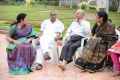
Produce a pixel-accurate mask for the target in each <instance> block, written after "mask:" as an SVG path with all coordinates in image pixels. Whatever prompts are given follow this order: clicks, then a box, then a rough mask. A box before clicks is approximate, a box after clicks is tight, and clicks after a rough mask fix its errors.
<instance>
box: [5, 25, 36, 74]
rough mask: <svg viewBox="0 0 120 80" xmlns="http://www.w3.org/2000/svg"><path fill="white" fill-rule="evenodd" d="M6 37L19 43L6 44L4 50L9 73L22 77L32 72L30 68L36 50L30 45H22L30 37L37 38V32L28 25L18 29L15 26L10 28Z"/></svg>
mask: <svg viewBox="0 0 120 80" xmlns="http://www.w3.org/2000/svg"><path fill="white" fill-rule="evenodd" d="M8 36H9V37H11V38H12V39H15V40H17V41H18V42H19V45H15V44H13V43H8V46H7V48H6V51H7V60H8V66H9V73H11V74H15V75H22V74H28V73H30V72H32V70H31V66H32V64H33V62H34V59H35V56H36V50H35V48H34V47H33V46H32V44H31V43H29V44H24V42H25V41H26V40H27V39H29V38H31V37H35V38H37V37H38V34H37V32H35V31H34V30H33V29H32V27H31V26H30V25H26V26H25V27H24V28H22V29H19V28H18V25H17V24H16V25H13V26H11V29H10V31H9V34H8Z"/></svg>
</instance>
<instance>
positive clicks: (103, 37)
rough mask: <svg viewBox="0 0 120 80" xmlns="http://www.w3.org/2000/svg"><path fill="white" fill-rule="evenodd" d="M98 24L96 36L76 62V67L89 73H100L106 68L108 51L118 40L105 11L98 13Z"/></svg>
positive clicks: (90, 40)
mask: <svg viewBox="0 0 120 80" xmlns="http://www.w3.org/2000/svg"><path fill="white" fill-rule="evenodd" d="M96 23H97V24H98V27H97V29H96V31H95V36H94V37H92V38H91V39H89V41H88V43H87V44H86V46H85V48H84V50H83V52H82V54H81V55H80V57H79V58H78V59H77V60H76V66H78V67H80V68H81V69H82V70H84V71H89V72H96V71H100V70H101V69H102V68H103V67H104V66H105V65H104V63H105V61H106V57H107V49H108V47H109V46H111V45H112V44H113V43H115V42H116V40H117V38H116V32H115V27H114V26H113V25H112V23H111V22H110V21H108V15H107V13H106V12H105V11H99V12H97V14H96Z"/></svg>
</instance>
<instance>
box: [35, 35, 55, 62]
mask: <svg viewBox="0 0 120 80" xmlns="http://www.w3.org/2000/svg"><path fill="white" fill-rule="evenodd" d="M50 48H57V44H56V42H55V41H54V38H52V37H50V36H42V37H41V38H40V46H39V49H37V55H36V63H38V64H43V63H44V55H45V53H46V52H48V53H50Z"/></svg>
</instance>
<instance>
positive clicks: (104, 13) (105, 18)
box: [97, 10, 108, 22]
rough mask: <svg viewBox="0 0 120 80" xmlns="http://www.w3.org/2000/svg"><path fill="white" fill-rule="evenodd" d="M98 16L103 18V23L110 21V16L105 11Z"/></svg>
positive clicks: (98, 13)
mask: <svg viewBox="0 0 120 80" xmlns="http://www.w3.org/2000/svg"><path fill="white" fill-rule="evenodd" d="M97 15H98V16H99V17H100V18H101V17H103V22H107V21H108V14H107V13H106V12H105V11H103V10H102V11H98V12H97Z"/></svg>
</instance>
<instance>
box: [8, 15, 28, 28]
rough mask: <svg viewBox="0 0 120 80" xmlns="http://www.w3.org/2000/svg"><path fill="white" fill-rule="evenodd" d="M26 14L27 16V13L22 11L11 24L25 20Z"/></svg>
mask: <svg viewBox="0 0 120 80" xmlns="http://www.w3.org/2000/svg"><path fill="white" fill-rule="evenodd" d="M26 16H27V14H25V13H20V14H18V15H17V17H16V20H17V22H14V23H12V24H11V25H10V26H13V25H15V24H17V23H19V22H21V20H24V18H25V17H26Z"/></svg>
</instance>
